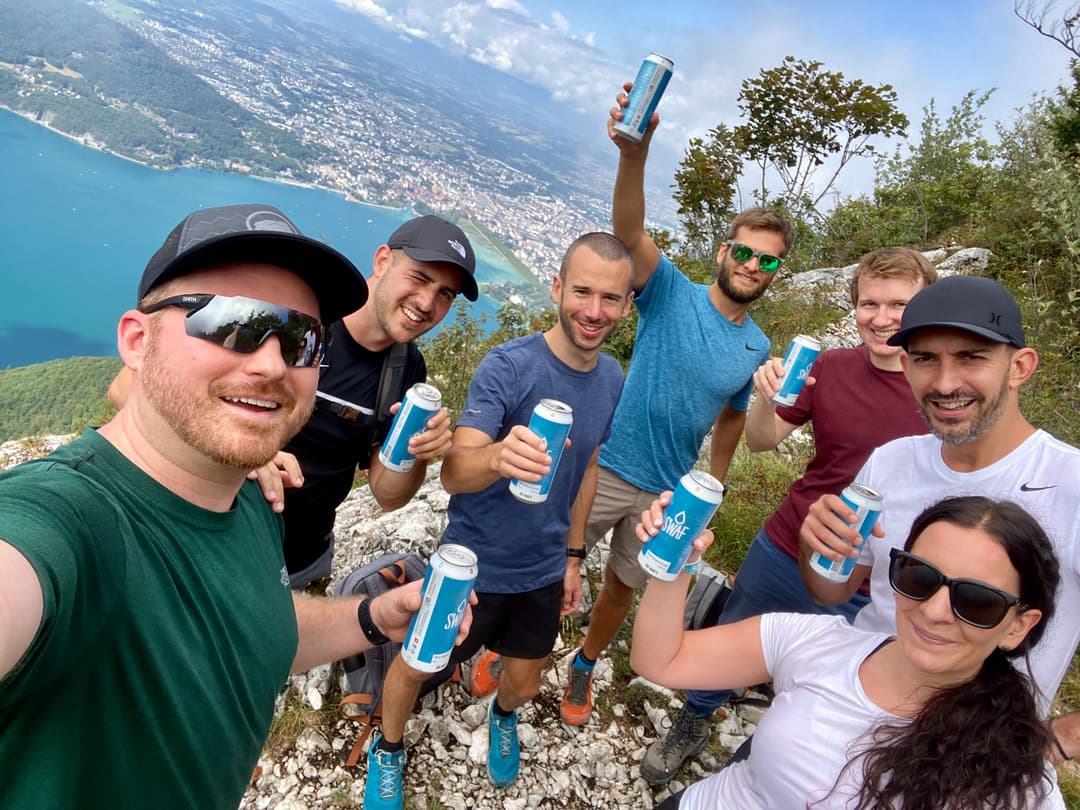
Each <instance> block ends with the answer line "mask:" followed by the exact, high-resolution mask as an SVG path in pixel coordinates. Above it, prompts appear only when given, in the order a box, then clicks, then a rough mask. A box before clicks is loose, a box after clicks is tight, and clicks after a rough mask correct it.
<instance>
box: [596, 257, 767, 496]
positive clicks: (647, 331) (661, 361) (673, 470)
mask: <svg viewBox="0 0 1080 810" xmlns="http://www.w3.org/2000/svg"><path fill="white" fill-rule="evenodd" d="M634 303H635V304H637V308H638V315H639V318H638V328H637V340H636V343H635V344H634V356H633V359H632V360H631V361H630V370H629V372H628V373H627V375H626V384H625V386H624V387H623V394H622V397H621V398H620V399H619V405H618V407H617V408H616V409H615V417H614V420H613V421H612V425H611V438H610V439H608V441H607V442H606V443H605V444H604V445H603V447H602V448H601V449H600V465H601V466H603V467H606V468H607V469H609V470H611V471H612V472H613V473H615V474H616V475H618V476H619V477H620V478H622V479H623V480H624V481H628V482H629V483H631V484H633V485H634V486H636V487H640V488H641V489H643V490H645V491H647V492H660V491H661V490H665V489H674V487H675V485H676V484H677V483H678V482H679V479H680V478H681V477H682V476H683V475H684V474H685V473H686V472H687V471H689V470H690V469H691V468H692V467H693V466H694V463H695V462H696V461H697V458H698V453H699V451H700V449H701V442H702V441H703V440H704V438H705V436H706V435H707V434H708V432H709V429H710V428H711V427H712V425H713V423H714V422H715V421H716V417H717V416H719V415H720V412H721V411H722V410H723V408H724V406H725V405H727V404H730V405H731V407H732V408H735V409H736V410H740V411H745V410H746V408H747V406H748V405H749V403H750V390H751V388H752V387H753V381H752V377H753V374H754V371H755V370H756V369H757V367H758V366H760V365H761V364H762V363H764V362H765V360H766V359H767V358H768V356H769V339H768V338H767V337H766V336H765V334H764V333H763V332H762V331H761V329H759V328H758V325H757V324H756V323H754V321H753V320H752V319H751V318H750V316H749V315H747V316H746V320H745V321H743V323H741V324H737V323H732V322H731V321H729V320H728V319H727V318H725V317H724V316H723V315H721V314H720V312H718V311H717V309H716V307H715V306H713V303H712V301H711V300H710V299H709V286H708V285H705V284H695V283H694V282H692V281H690V279H688V278H687V277H686V276H685V275H683V274H682V272H680V271H679V269H678V268H677V267H675V265H673V264H672V263H671V261H670V260H669V259H667V258H666V257H664V256H661V257H660V263H659V264H658V265H657V267H656V270H655V271H654V272H653V274H652V277H651V278H650V279H649V282H648V283H647V284H646V285H645V289H644V290H642V291H641V293H640V294H638V295H637V296H636V297H635V299H634Z"/></svg>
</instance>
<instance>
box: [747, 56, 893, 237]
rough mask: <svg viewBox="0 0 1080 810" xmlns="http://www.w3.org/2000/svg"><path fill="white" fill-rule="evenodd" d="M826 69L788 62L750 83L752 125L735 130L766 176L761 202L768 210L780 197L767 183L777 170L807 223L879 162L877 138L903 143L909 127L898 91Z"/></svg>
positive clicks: (760, 184) (760, 189) (785, 194)
mask: <svg viewBox="0 0 1080 810" xmlns="http://www.w3.org/2000/svg"><path fill="white" fill-rule="evenodd" d="M822 67H823V66H822V63H821V62H818V61H807V60H805V59H798V60H797V59H795V57H794V56H786V57H784V61H783V63H782V64H780V65H779V66H777V67H775V68H771V69H769V70H764V69H763V70H761V72H760V73H759V75H758V76H757V77H756V78H753V79H746V80H744V81H743V83H742V90H741V92H740V93H739V110H740V111H741V112H742V116H743V119H744V121H743V123H741V124H740V125H739V126H738V127H736V128H735V140H736V142H737V143H739V144H740V145H742V147H743V149H744V152H745V155H746V157H747V158H748V159H749V160H750V161H752V162H753V163H756V164H757V166H758V168H759V181H758V188H757V190H756V191H755V196H756V197H757V199H758V200H759V201H761V202H764V201H766V200H768V199H769V198H770V197H771V196H773V195H772V194H771V193H770V191H769V188H768V183H767V177H768V170H769V169H772V170H773V171H774V172H776V174H777V175H778V176H779V177H780V180H781V182H782V183H783V193H782V194H781V195H780V196H781V197H782V199H783V200H784V202H785V203H786V205H787V207H788V209H789V210H791V211H792V212H793V213H795V214H796V215H797V216H800V217H814V218H817V217H819V208H818V207H819V205H820V204H821V201H822V200H823V199H825V197H826V195H828V194H829V192H830V191H831V190H832V188H833V186H834V185H835V183H836V179H837V177H838V176H839V174H840V172H841V171H843V169H844V167H845V166H847V165H848V164H849V163H850V162H851V161H852V160H853V159H854V158H856V157H860V156H863V155H872V154H874V146H873V144H872V143H871V142H870V141H871V139H872V138H874V137H875V136H881V137H886V138H889V137H893V136H896V135H903V134H904V132H905V130H906V128H907V125H908V119H907V116H905V115H904V114H903V113H901V112H900V111H899V110H898V109H897V108H896V91H895V90H893V87H892V85H889V84H881V85H878V86H876V87H874V86H872V85H869V84H867V83H866V82H864V81H862V80H861V79H854V80H849V79H845V78H844V74H843V73H838V72H834V71H829V70H823V69H822ZM830 159H833V160H834V161H835V163H834V168H833V170H832V173H831V174H830V175H829V176H828V177H827V178H825V181H824V182H823V183H818V184H815V182H814V180H815V178H816V177H817V173H818V169H820V168H821V167H822V166H823V165H824V164H825V163H826V161H828V160H830Z"/></svg>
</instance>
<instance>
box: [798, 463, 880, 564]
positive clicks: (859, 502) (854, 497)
mask: <svg viewBox="0 0 1080 810" xmlns="http://www.w3.org/2000/svg"><path fill="white" fill-rule="evenodd" d="M840 500H842V501H843V502H844V503H845V504H846V505H847V506H848V507H850V508H851V511H852V512H854V513H855V524H854V526H853V528H854V529H855V530H856V531H857V532H858V533H859V537H860V538H861V540H860V542H859V547H860V548H861V547H862V544H863V543H865V542H866V538H868V537H869V536H870V533H871V532H872V531H873V530H874V525H875V524H876V523H877V521H878V518H879V517H881V512H882V505H883V503H884V500H883V498H882V497H881V495H880V493H878V492H877V491H876V490H874V489H871V488H870V487H868V486H866V485H865V484H860V483H858V482H855V483H852V484H849V485H848V486H846V487H844V491H843V492H841V493H840ZM834 533H835V532H834ZM857 562H858V558H857V557H844V559H842V560H831V559H829V558H828V557H826V556H825V555H823V554H822V553H821V552H819V551H815V552H814V553H813V554H811V555H810V570H812V571H813V572H814V573H816V574H817V575H818V576H821V577H824V578H825V579H827V580H830V581H832V582H847V581H848V579H849V578H850V577H851V572H852V571H854V570H855V565H856V563H857Z"/></svg>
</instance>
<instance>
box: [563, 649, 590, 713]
mask: <svg viewBox="0 0 1080 810" xmlns="http://www.w3.org/2000/svg"><path fill="white" fill-rule="evenodd" d="M592 675H593V674H592V670H591V669H581V668H579V667H575V666H574V664H573V662H571V664H570V684H569V685H568V686H567V687H566V691H565V692H563V696H562V706H561V707H559V716H560V717H562V719H563V722H564V723H567V724H568V725H571V726H580V725H582V724H584V722H585V721H586V720H588V719H589V715H590V714H592Z"/></svg>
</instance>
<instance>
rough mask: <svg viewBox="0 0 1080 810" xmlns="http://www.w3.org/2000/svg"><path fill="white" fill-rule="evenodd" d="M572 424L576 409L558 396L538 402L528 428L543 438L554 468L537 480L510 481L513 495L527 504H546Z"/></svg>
mask: <svg viewBox="0 0 1080 810" xmlns="http://www.w3.org/2000/svg"><path fill="white" fill-rule="evenodd" d="M572 424H574V409H573V408H571V407H570V406H569V405H567V404H566V403H565V402H559V400H557V399H542V400H540V402H539V403H537V405H536V407H535V408H533V413H532V417H531V418H530V419H529V430H531V431H532V432H533V433H535V434H536V435H537V436H539V437H540V438H541V439H543V440H544V442H545V444H546V446H547V453H548V455H549V456H551V471H550V472H549V473H548V474H547V475H545V476H544V477H543V478H541V479H540V480H539V481H536V482H533V481H520V480H518V479H516V478H515V479H514V480H513V481H511V482H510V494H511V495H513V496H514V497H515V498H517V499H518V500H519V501H523V502H524V503H543V502H544V501H546V500H547V498H548V494H549V493H550V492H551V483H552V482H553V481H554V480H555V471H556V470H558V468H559V460H560V459H561V458H562V452H563V446H564V445H565V444H566V437H567V436H569V435H570V426H571V425H572Z"/></svg>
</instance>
